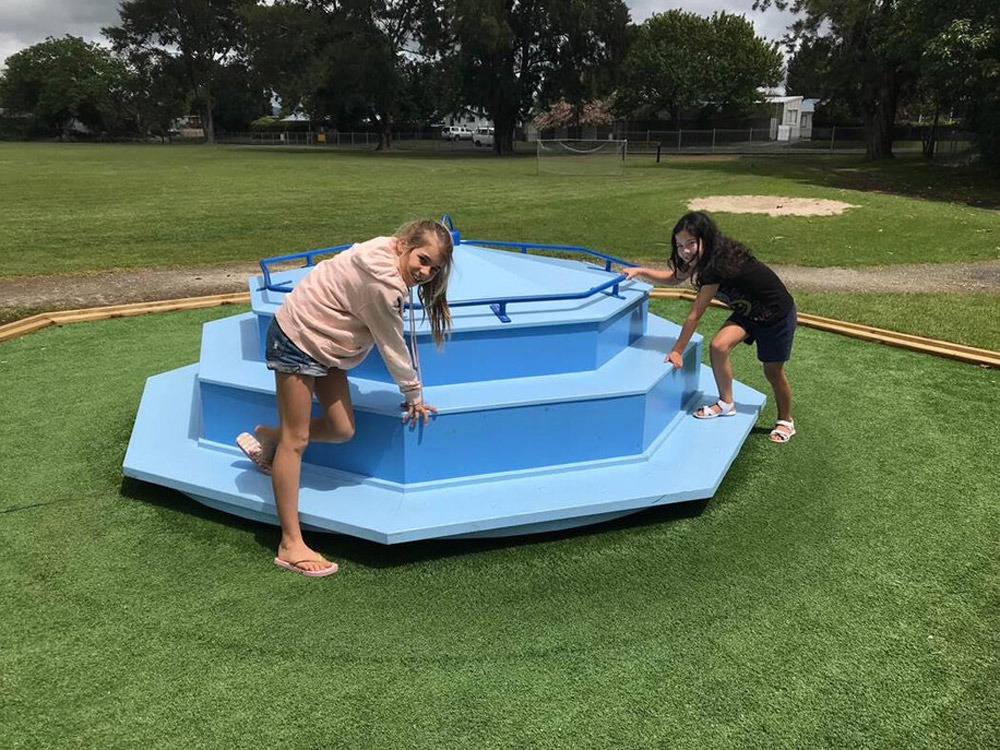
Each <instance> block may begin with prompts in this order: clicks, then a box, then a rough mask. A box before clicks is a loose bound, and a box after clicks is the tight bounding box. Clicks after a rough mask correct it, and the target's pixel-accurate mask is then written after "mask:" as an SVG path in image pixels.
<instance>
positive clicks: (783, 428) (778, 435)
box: [768, 419, 795, 443]
mask: <svg viewBox="0 0 1000 750" xmlns="http://www.w3.org/2000/svg"><path fill="white" fill-rule="evenodd" d="M794 434H795V420H793V419H779V420H778V422H777V423H776V424H775V425H774V429H773V430H771V434H770V435H768V439H769V440H770V441H771V442H772V443H787V442H788V441H789V440H791V439H792V435H794Z"/></svg>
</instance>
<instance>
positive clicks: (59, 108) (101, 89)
mask: <svg viewBox="0 0 1000 750" xmlns="http://www.w3.org/2000/svg"><path fill="white" fill-rule="evenodd" d="M126 77H127V75H126V70H125V66H124V65H123V64H122V63H121V62H120V61H118V60H115V59H114V58H113V57H112V56H111V54H110V52H108V51H107V50H105V49H103V48H101V47H99V46H98V45H96V44H92V43H90V42H85V41H84V40H83V39H81V38H79V37H74V36H65V37H62V38H61V39H55V38H53V37H49V38H48V39H46V40H45V41H44V42H41V43H39V44H36V45H34V46H31V47H28V48H27V49H23V50H21V51H20V52H17V53H15V54H13V55H11V56H10V57H8V58H7V71H6V73H5V74H4V76H3V78H2V79H0V97H2V99H3V101H4V106H5V107H6V108H7V109H8V110H10V112H11V113H18V114H28V115H31V116H32V117H34V119H35V121H36V122H37V123H38V125H39V126H40V127H42V128H43V129H46V130H49V131H50V132H56V133H59V134H63V133H65V132H66V130H67V129H68V128H69V127H70V125H71V123H72V122H73V121H74V120H77V121H79V122H80V123H82V124H83V125H85V126H87V127H88V128H90V129H91V130H95V131H100V130H106V129H108V128H109V127H110V126H111V125H112V124H113V121H114V119H115V117H116V114H117V112H118V110H119V106H118V105H119V101H120V98H121V96H122V95H123V91H124V89H125V85H126Z"/></svg>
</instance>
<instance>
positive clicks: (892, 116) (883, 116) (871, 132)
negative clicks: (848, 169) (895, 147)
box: [864, 69, 896, 161]
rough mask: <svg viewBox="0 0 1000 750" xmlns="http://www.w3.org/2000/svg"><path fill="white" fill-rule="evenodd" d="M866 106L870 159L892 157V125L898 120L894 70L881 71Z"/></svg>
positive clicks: (866, 132)
mask: <svg viewBox="0 0 1000 750" xmlns="http://www.w3.org/2000/svg"><path fill="white" fill-rule="evenodd" d="M872 89H873V91H872V93H871V94H870V95H869V97H868V101H867V102H866V106H865V115H864V125H865V140H866V153H865V157H866V158H867V159H868V160H870V161H877V160H880V159H891V158H892V156H893V155H892V126H893V124H894V123H895V121H896V75H895V72H894V71H892V70H888V69H887V70H883V71H882V72H880V73H879V76H878V81H877V84H876V85H875V86H874V87H872Z"/></svg>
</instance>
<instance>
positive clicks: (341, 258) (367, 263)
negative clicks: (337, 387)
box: [275, 237, 422, 404]
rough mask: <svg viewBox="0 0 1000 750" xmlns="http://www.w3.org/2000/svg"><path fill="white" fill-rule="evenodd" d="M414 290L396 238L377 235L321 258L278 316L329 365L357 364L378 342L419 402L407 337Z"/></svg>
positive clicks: (294, 338)
mask: <svg viewBox="0 0 1000 750" xmlns="http://www.w3.org/2000/svg"><path fill="white" fill-rule="evenodd" d="M408 295H409V290H408V289H407V287H406V282H404V281H403V276H402V274H401V273H400V270H399V256H398V255H397V254H396V238H395V237H376V238H375V239H373V240H368V242H360V243H357V244H355V245H353V246H351V247H350V248H349V249H347V250H344V251H342V252H339V253H337V254H336V255H334V256H333V257H332V258H330V259H328V260H324V261H322V262H320V263H318V264H317V265H316V266H315V267H314V268H313V269H312V270H311V271H309V273H307V274H306V275H305V276H303V277H302V279H301V280H300V281H299V282H298V283H297V284H296V285H295V288H294V289H292V291H291V292H289V293H288V295H287V296H286V297H285V301H284V303H282V305H281V307H279V308H278V312H277V313H276V314H275V317H276V318H277V320H278V325H280V326H281V330H282V331H284V332H285V335H286V336H288V338H290V339H291V340H292V341H293V342H294V344H295V345H296V346H297V347H299V349H301V350H302V351H304V352H305V353H306V354H308V355H309V356H310V357H312V358H313V359H315V360H316V361H317V362H320V363H322V364H324V365H326V366H328V367H337V368H340V369H341V370H350V369H351V368H352V367H357V366H358V365H359V364H361V361H362V360H363V359H364V358H365V357H366V356H368V353H369V352H370V351H371V350H372V346H374V345H378V350H379V352H380V353H381V354H382V359H383V360H384V361H385V364H386V367H388V369H389V373H390V374H391V375H392V377H393V379H394V380H395V381H396V383H397V384H398V385H399V390H400V391H402V393H403V395H404V396H405V397H406V402H407V403H410V404H414V403H420V402H421V400H422V398H421V389H420V380H419V378H418V377H417V373H416V370H414V369H413V366H412V364H411V362H410V352H409V350H408V349H407V348H406V340H405V339H404V337H403V301H404V300H405V299H406V298H407V297H408Z"/></svg>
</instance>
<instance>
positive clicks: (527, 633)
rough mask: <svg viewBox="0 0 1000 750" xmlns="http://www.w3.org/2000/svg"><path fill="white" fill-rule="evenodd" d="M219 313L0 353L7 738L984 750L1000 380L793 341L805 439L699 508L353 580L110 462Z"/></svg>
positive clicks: (107, 742)
mask: <svg viewBox="0 0 1000 750" xmlns="http://www.w3.org/2000/svg"><path fill="white" fill-rule="evenodd" d="M685 308H686V305H685V304H684V303H678V302H657V303H656V309H657V310H658V311H659V312H661V313H664V314H667V315H668V316H671V317H675V316H676V315H678V314H680V313H682V312H683V310H684V309H685ZM233 312H234V310H233V309H232V308H220V309H215V310H209V311H194V312H186V313H170V314H162V315H156V316H149V317H143V318H124V319H116V320H108V321H104V322H99V323H84V324H76V325H72V326H66V327H62V328H53V329H47V330H44V331H41V332H38V333H35V334H32V335H29V336H26V337H23V338H19V339H15V340H12V341H9V342H6V343H4V344H3V345H2V347H0V376H2V378H3V382H4V417H5V418H4V420H3V421H2V422H0V444H2V445H3V451H2V452H0V461H2V464H0V465H2V467H3V468H2V470H3V481H2V482H0V519H2V523H0V633H2V634H3V641H2V643H3V647H2V648H0V727H2V732H0V737H2V739H0V746H2V747H4V748H24V749H25V750H35V749H36V748H104V749H110V748H132V747H150V748H177V747H192V748H223V749H225V750H230V749H231V748H237V747H238V748H274V747H294V748H347V749H349V750H356V749H357V748H387V749H395V748H445V749H447V750H452V749H456V750H457V749H459V748H470V749H473V750H482V749H483V748H518V749H520V748H573V749H574V750H575V749H576V748H637V749H638V748H696V749H697V750H702V749H703V748H723V749H725V748H733V749H734V750H737V749H739V750H742V749H743V748H835V749H837V750H839V749H840V748H892V749H895V748H928V749H933V750H940V749H942V748H969V750H973V749H976V750H978V749H980V748H989V747H995V746H996V738H997V736H1000V734H998V733H1000V719H998V717H1000V616H998V613H1000V505H998V503H997V495H998V492H997V490H998V486H997V479H996V476H997V475H996V471H995V467H996V465H997V462H998V461H1000V454H998V447H997V442H996V439H995V435H996V425H995V418H994V416H993V414H992V412H991V411H990V410H989V409H988V408H984V406H985V405H987V404H988V401H989V398H988V395H987V394H990V393H996V392H997V388H998V386H1000V383H998V373H997V371H995V370H984V369H981V368H977V367H973V366H969V365H963V364H959V363H955V362H950V361H947V360H942V359H936V358H932V357H927V356H923V355H919V354H914V353H910V352H905V351H901V350H897V349H890V348H886V347H880V346H875V345H871V344H867V343H863V342H859V341H854V340H851V339H845V338H842V337H838V336H835V335H832V334H825V333H821V332H818V331H813V330H809V329H802V330H801V331H800V333H799V335H798V337H797V342H796V356H795V360H794V361H793V363H792V364H791V365H790V376H791V378H792V382H793V384H794V386H795V389H796V391H795V392H796V397H797V407H796V418H797V422H798V425H799V429H800V434H799V435H798V436H796V438H795V439H794V440H793V441H792V442H791V443H790V444H788V445H786V446H773V445H771V444H769V443H768V442H767V441H766V437H765V434H764V433H763V432H755V433H754V434H752V435H751V436H750V438H749V440H748V441H747V443H746V444H745V446H744V448H743V450H742V452H741V453H740V456H739V457H738V459H737V460H736V462H735V464H734V465H733V467H732V469H731V470H730V472H729V474H728V475H727V477H726V479H725V481H724V482H723V484H722V486H721V488H720V490H719V491H718V493H717V494H716V496H715V497H714V498H713V499H711V500H710V501H708V502H707V503H697V504H694V505H693V506H690V507H684V508H682V509H674V510H670V509H665V510H660V511H656V512H647V513H644V514H640V515H637V516H633V517H631V518H629V519H626V520H624V521H620V522H617V523H615V524H611V525H605V526H600V527H595V528H589V529H583V530H579V531H576V532H573V533H563V534H553V535H547V536H541V537H536V538H520V539H516V538H515V539H508V540H497V541H479V542H427V543H417V544H411V545H406V546H402V547H389V548H386V547H382V546H379V545H375V544H370V543H366V542H361V541H357V540H352V539H348V538H344V537H339V536H323V535H318V536H314V537H312V539H313V541H314V542H315V543H316V544H317V546H318V547H319V548H320V549H322V550H323V551H324V552H325V553H327V554H328V555H329V556H331V557H333V558H334V559H337V560H339V561H340V563H341V565H342V570H341V572H339V573H338V574H337V575H336V576H334V577H333V578H329V579H324V580H320V581H313V580H307V579H305V578H302V577H299V576H293V575H290V574H288V573H287V572H285V571H281V570H279V569H278V568H276V567H274V566H273V565H272V564H271V562H270V559H271V557H272V555H273V550H274V547H275V544H276V541H277V535H276V531H275V529H273V528H272V527H269V526H264V525H259V524H255V523H249V522H243V521H240V520H237V519H234V518H232V517H228V516H225V515H223V514H220V513H217V512H214V511H210V510H208V509H205V508H203V507H201V506H199V505H197V504H196V503H194V502H192V501H190V500H188V499H186V498H184V497H183V496H181V495H178V494H176V493H173V492H170V491H166V490H162V489H158V488H155V487H152V486H149V485H145V484H142V483H137V482H131V481H123V480H122V476H121V463H122V459H123V455H124V451H125V445H126V442H127V439H128V435H129V432H130V430H131V425H132V420H133V418H134V415H135V409H136V406H137V403H138V399H139V394H140V392H141V389H142V386H143V381H144V379H145V377H146V376H148V375H151V374H154V373H157V372H161V371H163V370H166V369H170V368H172V367H176V366H180V365H183V364H187V363H189V362H192V361H194V360H196V359H197V356H198V345H199V335H200V323H201V322H202V321H204V320H207V319H212V318H215V317H219V316H222V315H229V314H232V313H233ZM722 316H723V313H722V312H721V311H718V310H710V311H709V312H708V313H707V319H706V320H705V326H706V330H708V329H709V328H711V327H713V326H715V325H717V324H718V323H719V321H720V320H721V319H722ZM734 363H735V368H736V372H737V375H738V377H740V379H742V380H744V381H745V382H747V383H749V384H750V385H752V386H754V387H756V388H758V389H766V384H765V383H764V381H763V379H762V377H761V374H760V372H759V368H758V366H757V365H756V363H755V361H754V360H753V354H752V352H751V351H750V348H749V347H741V348H740V350H738V351H737V353H736V356H735V360H734ZM772 409H773V407H771V406H769V407H768V408H767V409H766V410H765V414H764V417H763V419H762V426H763V424H764V423H767V422H768V421H769V420H770V419H771V418H772V417H773V412H772Z"/></svg>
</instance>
